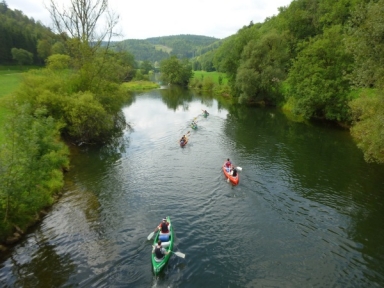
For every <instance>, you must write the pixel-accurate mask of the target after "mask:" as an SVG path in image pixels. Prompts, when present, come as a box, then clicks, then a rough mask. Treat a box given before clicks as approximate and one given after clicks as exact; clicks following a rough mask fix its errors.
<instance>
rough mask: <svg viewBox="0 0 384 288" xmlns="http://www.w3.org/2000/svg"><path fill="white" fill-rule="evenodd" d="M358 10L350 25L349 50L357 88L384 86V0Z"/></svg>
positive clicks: (372, 2) (370, 3)
mask: <svg viewBox="0 0 384 288" xmlns="http://www.w3.org/2000/svg"><path fill="white" fill-rule="evenodd" d="M374 2H376V1H371V2H369V3H368V4H367V5H366V6H365V7H364V6H358V7H357V9H356V10H355V11H354V13H353V15H352V17H351V20H350V23H349V25H348V35H349V37H348V38H347V49H348V51H349V52H351V53H352V54H353V56H354V59H355V62H356V65H355V69H354V71H353V74H352V75H351V76H352V77H351V79H352V81H353V83H354V84H355V85H356V86H358V87H383V86H384V38H383V35H384V25H382V23H383V19H384V0H380V1H377V3H374Z"/></svg>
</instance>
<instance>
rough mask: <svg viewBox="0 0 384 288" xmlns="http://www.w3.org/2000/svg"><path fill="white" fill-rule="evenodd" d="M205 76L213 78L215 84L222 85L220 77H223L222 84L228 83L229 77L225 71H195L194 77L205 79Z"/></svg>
mask: <svg viewBox="0 0 384 288" xmlns="http://www.w3.org/2000/svg"><path fill="white" fill-rule="evenodd" d="M205 77H210V78H212V80H213V81H214V82H215V84H216V85H217V84H218V85H220V79H221V81H222V82H221V84H227V83H228V78H227V77H226V75H225V74H224V73H221V72H216V71H213V72H207V71H194V72H193V78H192V79H201V80H202V81H203V80H204V78H205Z"/></svg>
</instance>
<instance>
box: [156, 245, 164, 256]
mask: <svg viewBox="0 0 384 288" xmlns="http://www.w3.org/2000/svg"><path fill="white" fill-rule="evenodd" d="M155 256H156V258H157V259H162V258H163V257H164V254H163V253H162V252H161V247H158V246H156V247H155Z"/></svg>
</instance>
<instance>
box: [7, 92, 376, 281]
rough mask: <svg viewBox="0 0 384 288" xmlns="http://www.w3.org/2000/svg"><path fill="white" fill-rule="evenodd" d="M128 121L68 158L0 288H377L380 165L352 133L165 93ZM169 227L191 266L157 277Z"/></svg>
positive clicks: (176, 263) (138, 101) (177, 263)
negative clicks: (230, 170)
mask: <svg viewBox="0 0 384 288" xmlns="http://www.w3.org/2000/svg"><path fill="white" fill-rule="evenodd" d="M201 109H207V110H208V111H209V113H210V115H209V116H208V117H206V118H204V117H203V116H202V111H201ZM123 112H124V114H125V115H126V118H127V121H128V122H129V123H130V126H131V128H130V129H127V130H126V131H125V133H124V136H123V137H121V138H120V139H116V141H115V142H114V143H111V144H110V145H108V146H107V147H103V148H97V147H88V148H82V147H81V148H82V150H79V151H74V154H73V159H72V167H71V171H70V172H69V173H67V174H66V184H65V194H64V195H63V197H62V198H61V199H60V201H59V202H58V203H57V204H55V205H54V207H53V208H52V210H51V211H50V212H49V214H48V215H47V216H46V217H45V218H44V220H43V222H42V223H40V224H39V225H37V227H35V228H34V229H33V230H32V231H31V232H30V233H29V234H28V235H27V236H26V237H25V240H24V241H23V242H21V243H20V244H18V245H17V246H16V247H15V248H14V249H13V250H12V253H10V254H9V255H7V257H5V259H3V261H2V262H1V263H0V286H1V287H383V286H384V225H383V223H384V177H383V175H384V166H383V165H376V164H367V163H365V162H364V160H363V155H362V153H361V151H360V150H359V149H358V148H356V145H355V144H354V143H353V140H352V139H351V137H350V135H349V133H348V132H347V131H344V130H340V129H338V128H335V127H330V126H327V125H324V124H318V123H298V122H295V121H292V119H289V118H287V116H285V115H284V114H282V113H281V112H279V111H278V110H275V109H268V108H246V107H235V106H232V105H229V104H226V103H225V102H223V101H221V100H220V101H219V100H215V99H213V98H210V97H206V96H205V97H203V96H197V95H195V94H194V93H192V92H189V91H180V90H173V89H160V90H154V91H151V92H146V93H141V94H138V95H136V96H134V98H133V99H132V101H131V103H128V104H127V106H126V107H124V108H123ZM194 118H196V120H197V124H198V129H197V130H192V129H191V128H190V126H189V125H190V122H191V121H192V120H193V119H194ZM188 131H190V135H191V136H190V139H189V143H188V144H187V145H186V146H185V147H184V148H181V147H180V146H179V144H178V139H179V138H180V137H181V135H182V134H185V133H187V132H188ZM228 157H229V158H230V159H231V161H232V162H233V163H234V164H235V165H238V166H241V167H242V171H241V172H240V183H239V185H237V186H233V185H231V184H230V183H227V181H226V179H225V177H224V175H223V172H222V170H221V165H222V164H223V162H224V160H225V159H226V158H228ZM167 215H169V216H170V217H171V220H172V223H173V226H174V231H175V236H176V242H175V247H174V250H175V251H179V252H182V253H185V254H186V258H185V259H182V258H180V257H177V256H176V255H172V256H171V258H170V261H169V262H168V264H167V266H166V267H165V269H164V270H163V271H162V273H161V274H160V275H159V276H157V277H156V276H154V274H153V273H152V267H151V260H150V254H151V244H152V242H151V241H147V236H148V234H150V232H151V231H153V230H154V228H155V226H156V225H157V224H158V223H159V222H160V221H161V219H162V218H163V217H164V216H167Z"/></svg>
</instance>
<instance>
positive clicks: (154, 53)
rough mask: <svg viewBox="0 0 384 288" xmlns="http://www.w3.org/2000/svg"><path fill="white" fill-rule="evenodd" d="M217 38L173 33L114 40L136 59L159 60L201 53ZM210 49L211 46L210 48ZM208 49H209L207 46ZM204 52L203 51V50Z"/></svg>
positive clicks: (116, 44)
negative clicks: (170, 34)
mask: <svg viewBox="0 0 384 288" xmlns="http://www.w3.org/2000/svg"><path fill="white" fill-rule="evenodd" d="M218 41H221V40H220V39H218V38H214V37H208V36H199V35H175V36H162V37H153V38H147V39H145V40H137V39H127V40H123V41H121V42H115V43H114V44H115V46H116V47H118V49H119V50H127V51H129V52H130V53H132V54H133V55H134V56H135V60H136V61H144V60H148V61H151V62H156V61H161V60H163V59H166V58H168V57H169V56H170V55H176V56H177V57H179V58H193V57H195V56H196V55H199V54H202V51H204V49H206V47H212V46H215V45H212V44H213V43H215V42H218ZM211 49H212V48H211ZM208 50H210V49H209V48H208ZM203 53H204V52H203Z"/></svg>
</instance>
